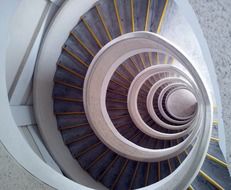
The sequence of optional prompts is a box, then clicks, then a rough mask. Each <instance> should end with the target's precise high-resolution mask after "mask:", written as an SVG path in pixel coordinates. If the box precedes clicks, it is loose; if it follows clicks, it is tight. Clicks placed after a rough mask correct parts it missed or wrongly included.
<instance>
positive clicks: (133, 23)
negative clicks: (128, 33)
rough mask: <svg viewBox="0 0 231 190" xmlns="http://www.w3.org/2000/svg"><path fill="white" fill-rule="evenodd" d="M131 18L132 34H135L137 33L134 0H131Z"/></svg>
mask: <svg viewBox="0 0 231 190" xmlns="http://www.w3.org/2000/svg"><path fill="white" fill-rule="evenodd" d="M131 18H132V32H134V31H135V19H134V0H131Z"/></svg>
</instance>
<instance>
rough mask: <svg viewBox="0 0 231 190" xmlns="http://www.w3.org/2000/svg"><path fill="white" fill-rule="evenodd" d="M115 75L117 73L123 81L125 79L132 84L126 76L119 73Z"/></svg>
mask: <svg viewBox="0 0 231 190" xmlns="http://www.w3.org/2000/svg"><path fill="white" fill-rule="evenodd" d="M115 73H116V74H117V75H118V76H119V77H120V78H122V79H124V80H126V81H127V82H129V83H130V80H129V79H128V78H127V77H125V76H124V75H122V74H121V73H120V72H119V71H116V72H115Z"/></svg>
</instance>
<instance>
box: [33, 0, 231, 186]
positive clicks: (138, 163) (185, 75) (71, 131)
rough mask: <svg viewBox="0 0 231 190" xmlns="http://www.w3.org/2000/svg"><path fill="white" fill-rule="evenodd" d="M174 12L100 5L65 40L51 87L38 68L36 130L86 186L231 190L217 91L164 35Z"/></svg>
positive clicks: (135, 4)
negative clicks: (46, 87) (166, 23)
mask: <svg viewBox="0 0 231 190" xmlns="http://www.w3.org/2000/svg"><path fill="white" fill-rule="evenodd" d="M86 2H87V1H86ZM83 4H84V3H83ZM76 8H77V7H76ZM174 9H175V6H174V1H172V0H142V1H141V0H99V1H97V2H96V3H95V4H94V5H93V6H91V8H90V9H87V11H85V13H84V14H83V15H82V16H81V17H80V19H79V20H76V22H75V23H77V24H75V26H74V28H73V27H72V30H71V31H69V34H68V37H67V38H66V37H65V43H64V44H62V48H61V49H59V54H58V61H57V62H56V65H55V66H53V67H52V69H53V70H54V75H53V73H50V74H48V75H49V79H52V81H50V80H49V79H48V78H45V77H44V78H42V77H41V76H42V75H40V73H42V72H46V71H45V70H46V67H45V66H44V67H41V66H40V65H39V64H38V65H37V66H36V69H35V76H34V92H33V93H34V107H35V108H34V109H35V115H36V116H35V117H36V119H37V122H38V129H39V131H40V133H41V136H42V139H43V141H44V143H45V144H46V148H47V149H48V150H49V152H50V154H51V155H52V157H53V158H54V160H55V161H56V163H57V164H58V166H59V167H60V169H61V171H62V172H63V175H64V176H66V177H67V178H69V179H71V180H73V181H75V182H76V183H79V184H81V185H82V186H81V187H79V188H80V189H81V188H82V189H84V188H85V187H86V189H87V188H89V186H90V188H92V189H112V190H113V189H115V190H128V189H178V190H181V189H182V190H183V189H189V190H193V189H195V190H216V189H218V190H223V189H227V190H228V189H231V178H230V174H229V171H228V164H227V163H226V161H225V158H224V156H223V153H222V151H221V149H220V146H219V141H220V139H219V136H218V127H219V123H218V122H217V121H216V120H215V119H214V118H216V114H217V112H216V111H217V110H216V108H215V107H214V106H213V100H214V99H213V97H212V95H213V94H210V89H209V88H210V87H209V85H208V84H207V81H206V80H205V78H204V77H203V76H202V75H201V73H200V71H199V70H198V67H197V66H195V64H194V62H193V61H191V59H190V58H189V57H188V56H187V54H186V53H185V52H184V50H182V49H180V48H179V47H178V46H177V44H176V43H175V42H172V41H170V40H168V39H167V38H165V36H163V35H162V33H161V31H162V30H163V29H164V30H168V31H171V30H172V28H171V26H166V25H165V20H166V19H167V18H168V19H169V18H171V16H172V15H171V14H168V13H169V12H174ZM80 12H81V11H80ZM79 14H80V13H79ZM62 22H63V23H62V25H63V27H65V22H64V21H62ZM54 23H55V22H54ZM47 35H48V36H49V34H47ZM56 37H57V38H58V35H57V36H54V38H56ZM57 41H58V40H57ZM44 47H46V44H45V45H44V46H42V48H43V51H44V52H45V54H46V55H53V54H55V52H54V50H53V49H52V48H47V49H45V48H44ZM57 47H58V45H57ZM54 49H55V47H54ZM44 52H42V53H44ZM42 53H41V54H42ZM41 57H42V56H41ZM50 61H51V62H52V60H50ZM40 62H43V59H42V58H40V59H39V61H38V63H40ZM47 67H48V66H47ZM47 73H49V69H48V68H47ZM41 81H42V83H43V84H42V85H41V84H40V82H41ZM48 83H49V84H48ZM46 85H47V86H48V87H49V92H48V95H46V96H44V95H43V93H46V92H47V91H46V90H43V89H45V88H43V86H46ZM49 93H51V94H52V97H51V96H49ZM45 97H48V98H50V99H51V101H50V105H52V106H50V107H52V110H50V112H49V111H48V112H46V110H47V109H46V108H45V107H46V106H47V104H46V103H45V102H43V103H41V101H40V100H44V99H46V98H45ZM51 116H52V118H53V116H54V119H55V120H54V121H53V120H52V118H51ZM44 118H46V119H44ZM51 120H52V122H51ZM43 122H46V123H47V125H44V123H43ZM52 126H54V127H52ZM54 134H55V135H54ZM53 138H57V139H58V140H57V141H56V140H53ZM78 166H80V167H78ZM82 174H83V176H82V177H81V176H80V177H79V175H82ZM86 176H87V177H86ZM87 180H89V181H90V180H91V185H89V186H88V185H87V183H88V182H86V181H87ZM92 184H93V185H92ZM83 187H84V188H83ZM64 189H65V188H64ZM70 189H71V188H70ZM77 189H78V188H77Z"/></svg>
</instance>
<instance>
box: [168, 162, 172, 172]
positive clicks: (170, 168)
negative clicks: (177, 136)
mask: <svg viewBox="0 0 231 190" xmlns="http://www.w3.org/2000/svg"><path fill="white" fill-rule="evenodd" d="M168 167H169V170H170V173H172V166H171V163H170V160H168Z"/></svg>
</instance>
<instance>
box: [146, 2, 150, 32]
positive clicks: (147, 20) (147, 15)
mask: <svg viewBox="0 0 231 190" xmlns="http://www.w3.org/2000/svg"><path fill="white" fill-rule="evenodd" d="M150 5H151V0H148V6H147V14H146V21H145V27H144V30H145V31H147V30H148V22H149V14H150Z"/></svg>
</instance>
